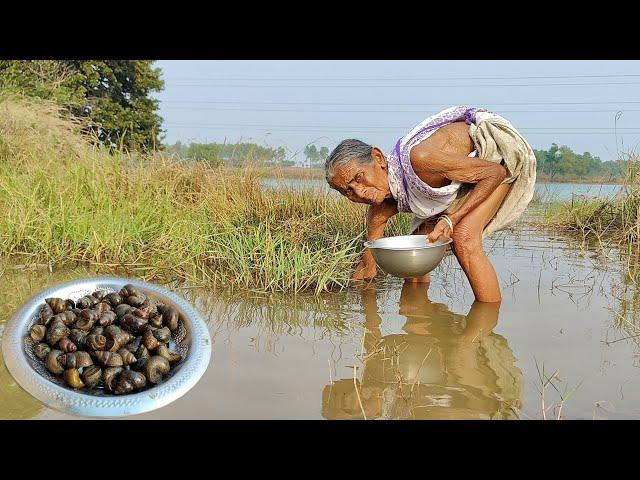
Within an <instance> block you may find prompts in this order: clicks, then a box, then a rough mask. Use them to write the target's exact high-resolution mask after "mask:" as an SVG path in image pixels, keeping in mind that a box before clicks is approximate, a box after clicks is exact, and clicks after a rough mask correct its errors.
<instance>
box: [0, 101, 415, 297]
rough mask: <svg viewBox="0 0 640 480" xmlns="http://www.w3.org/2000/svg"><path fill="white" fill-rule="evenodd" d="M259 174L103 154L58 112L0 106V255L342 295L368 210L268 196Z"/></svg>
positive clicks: (310, 195)
mask: <svg viewBox="0 0 640 480" xmlns="http://www.w3.org/2000/svg"><path fill="white" fill-rule="evenodd" d="M259 173H260V172H255V171H252V170H236V169H225V168H211V167H209V166H207V165H206V164H203V163H187V162H182V161H180V159H177V158H175V157H168V156H163V155H162V154H160V153H154V154H149V155H144V156H142V155H132V154H125V153H116V154H110V153H109V152H108V151H106V150H104V149H101V148H97V147H93V146H91V145H90V144H88V143H87V142H86V141H85V139H84V138H83V137H81V136H80V134H79V133H78V132H77V128H76V126H75V125H74V124H73V123H72V122H69V121H65V120H62V119H60V118H59V116H58V114H57V111H56V109H55V107H53V106H51V105H46V104H42V103H26V101H23V100H16V99H6V98H5V99H0V257H2V259H3V260H10V261H13V262H18V263H21V264H29V263H46V264H49V265H51V266H53V267H54V268H57V267H63V266H69V265H76V264H78V263H80V264H86V265H91V266H93V267H96V268H98V269H99V270H100V271H103V272H105V273H120V274H122V273H123V272H133V273H135V274H136V275H138V276H141V277H144V278H146V279H159V278H163V279H166V278H183V279H187V280H189V281H192V282H195V283H198V284H206V285H216V286H237V287H241V288H246V289H257V290H264V291H301V290H309V289H311V290H315V291H317V292H320V291H323V290H326V289H331V288H336V287H337V288H339V287H342V286H345V285H346V284H347V282H348V279H349V276H350V274H351V270H352V267H353V264H354V261H356V260H357V256H358V254H359V252H360V249H361V245H362V244H361V241H362V238H363V237H362V235H363V230H364V222H363V216H364V208H362V207H363V206H361V205H356V204H352V203H350V202H348V201H347V200H346V199H343V198H341V197H338V196H336V195H326V194H321V193H319V192H312V191H310V192H305V191H300V190H292V189H286V188H285V189H282V190H278V191H273V190H268V189H263V188H261V187H260V182H259V178H260V175H259ZM400 221H401V222H403V221H406V220H405V219H400ZM397 228H398V224H397V222H396V223H394V224H393V225H392V226H391V229H392V231H397Z"/></svg>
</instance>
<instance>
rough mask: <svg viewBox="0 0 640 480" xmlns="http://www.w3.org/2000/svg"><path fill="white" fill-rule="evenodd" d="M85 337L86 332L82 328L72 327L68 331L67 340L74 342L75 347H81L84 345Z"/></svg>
mask: <svg viewBox="0 0 640 480" xmlns="http://www.w3.org/2000/svg"><path fill="white" fill-rule="evenodd" d="M86 337H87V332H85V331H84V330H80V329H79V328H72V329H71V333H69V340H71V341H72V342H73V343H75V344H76V347H79V348H82V347H83V346H84V341H85V338H86Z"/></svg>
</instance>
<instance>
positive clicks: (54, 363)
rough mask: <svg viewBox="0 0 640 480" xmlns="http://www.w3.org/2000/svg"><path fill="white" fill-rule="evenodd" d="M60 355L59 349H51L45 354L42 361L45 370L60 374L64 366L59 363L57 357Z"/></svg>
mask: <svg viewBox="0 0 640 480" xmlns="http://www.w3.org/2000/svg"><path fill="white" fill-rule="evenodd" d="M61 356H62V352H61V351H60V350H51V351H50V352H49V353H48V354H47V358H46V360H45V362H44V364H45V366H46V367H47V370H49V371H50V372H51V373H53V374H55V375H60V374H61V373H62V372H64V368H63V367H62V365H60V362H59V359H60V357H61Z"/></svg>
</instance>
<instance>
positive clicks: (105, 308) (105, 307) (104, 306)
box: [95, 302, 113, 312]
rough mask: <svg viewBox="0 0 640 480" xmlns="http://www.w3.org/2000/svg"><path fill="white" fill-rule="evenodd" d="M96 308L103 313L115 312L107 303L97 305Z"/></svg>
mask: <svg viewBox="0 0 640 480" xmlns="http://www.w3.org/2000/svg"><path fill="white" fill-rule="evenodd" d="M95 308H96V309H97V310H100V311H101V312H110V311H112V310H113V308H111V305H109V304H108V303H107V302H100V303H96V306H95Z"/></svg>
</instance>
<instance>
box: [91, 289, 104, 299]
mask: <svg viewBox="0 0 640 480" xmlns="http://www.w3.org/2000/svg"><path fill="white" fill-rule="evenodd" d="M105 295H106V293H105V292H102V291H100V290H96V291H95V292H93V293H92V294H91V296H92V297H93V298H95V299H97V300H98V301H100V300H102V299H103V298H104V297H105Z"/></svg>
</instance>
